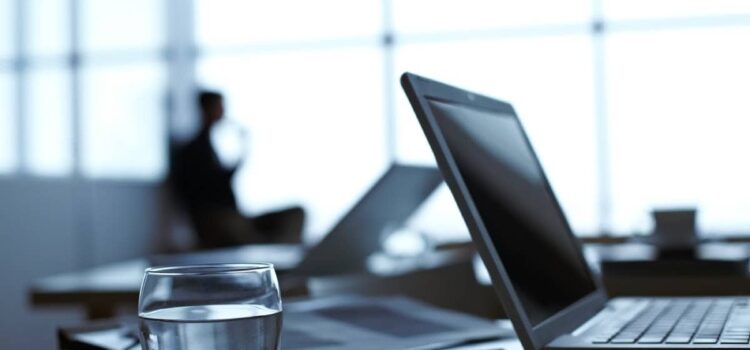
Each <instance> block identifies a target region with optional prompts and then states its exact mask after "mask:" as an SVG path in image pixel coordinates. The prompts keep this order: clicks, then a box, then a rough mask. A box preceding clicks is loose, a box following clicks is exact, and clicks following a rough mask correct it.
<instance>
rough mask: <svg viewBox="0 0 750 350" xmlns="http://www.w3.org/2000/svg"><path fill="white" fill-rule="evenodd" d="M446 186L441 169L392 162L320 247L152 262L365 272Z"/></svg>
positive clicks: (254, 249) (253, 248) (276, 247)
mask: <svg viewBox="0 0 750 350" xmlns="http://www.w3.org/2000/svg"><path fill="white" fill-rule="evenodd" d="M442 182H443V178H442V176H441V175H440V172H439V171H438V170H437V168H434V167H427V166H416V165H403V164H396V163H394V164H391V166H390V167H389V168H388V170H387V171H386V172H385V173H384V174H383V175H382V176H381V177H380V178H379V179H378V181H377V182H375V184H374V185H373V186H372V187H371V188H370V189H369V190H368V191H367V192H366V193H365V194H364V196H362V197H361V198H360V199H359V200H358V201H357V203H356V204H354V206H353V207H352V208H351V209H350V210H349V211H348V212H347V213H346V214H345V215H344V216H343V217H342V218H341V219H340V220H339V221H338V223H336V225H335V226H334V227H333V228H332V229H331V231H330V232H329V233H328V234H327V235H325V237H324V238H323V239H322V240H321V241H320V242H319V243H318V244H316V245H315V246H313V247H312V248H310V249H309V250H308V251H305V250H304V249H303V248H302V247H301V246H299V245H296V244H264V245H248V246H242V247H232V248H224V249H216V250H209V251H203V252H196V253H188V254H178V255H158V256H153V257H151V258H149V262H150V263H151V264H152V265H180V264H206V263H241V262H253V261H255V262H257V261H264V262H270V263H273V264H274V266H275V268H276V271H277V272H278V273H285V272H290V271H293V272H294V273H295V274H301V275H328V274H338V273H347V272H357V271H362V270H364V269H365V267H366V262H367V257H368V256H370V254H372V253H374V252H377V251H378V250H380V248H381V243H382V240H383V238H384V236H385V235H387V234H388V233H390V232H391V231H392V230H395V229H398V228H399V227H401V226H402V225H403V224H404V223H405V222H406V220H407V219H408V218H409V217H410V216H411V215H412V214H413V213H414V212H415V211H416V210H417V208H418V207H419V206H420V205H421V204H422V202H424V201H425V200H426V199H427V197H429V196H430V194H431V193H432V192H433V191H434V190H435V189H436V188H437V187H438V186H439V185H440V184H441V183H442Z"/></svg>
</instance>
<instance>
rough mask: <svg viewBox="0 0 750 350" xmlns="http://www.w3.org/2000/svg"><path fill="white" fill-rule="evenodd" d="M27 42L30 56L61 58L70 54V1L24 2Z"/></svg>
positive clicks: (35, 0)
mask: <svg viewBox="0 0 750 350" xmlns="http://www.w3.org/2000/svg"><path fill="white" fill-rule="evenodd" d="M24 4H25V9H26V11H25V13H26V21H25V28H24V30H25V31H26V37H27V40H26V42H25V45H26V52H27V54H29V55H30V56H33V57H36V58H39V57H50V56H58V57H59V56H61V55H64V54H67V53H69V52H70V28H71V25H70V5H71V4H70V0H31V1H24Z"/></svg>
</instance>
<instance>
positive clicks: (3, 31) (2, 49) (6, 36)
mask: <svg viewBox="0 0 750 350" xmlns="http://www.w3.org/2000/svg"><path fill="white" fill-rule="evenodd" d="M15 5H16V1H14V0H0V61H3V60H9V59H11V58H13V56H14V55H15V44H16V38H15V34H16V30H15V29H16V8H15Z"/></svg>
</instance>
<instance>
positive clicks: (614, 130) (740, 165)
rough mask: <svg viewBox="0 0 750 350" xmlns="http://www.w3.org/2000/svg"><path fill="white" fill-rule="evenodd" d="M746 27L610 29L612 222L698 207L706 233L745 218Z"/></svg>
mask: <svg viewBox="0 0 750 350" xmlns="http://www.w3.org/2000/svg"><path fill="white" fill-rule="evenodd" d="M748 37H750V26H728V27H716V28H694V29H674V30H660V31H656V32H626V31H618V32H613V33H611V34H609V35H608V36H607V39H606V64H607V66H606V76H607V103H608V104H607V114H608V116H609V120H610V128H609V135H610V140H611V141H610V143H611V153H610V155H611V157H610V158H611V160H610V162H611V166H612V170H611V174H612V180H611V181H612V197H613V202H612V204H613V208H612V209H613V226H614V228H615V229H617V230H618V231H621V232H632V231H642V230H644V229H647V228H648V226H647V224H648V221H647V219H648V211H650V210H651V209H652V208H659V207H674V206H678V207H679V206H697V207H699V208H700V212H699V220H700V223H701V226H702V227H703V228H705V229H706V230H708V231H709V232H708V233H711V232H732V231H736V230H738V229H739V228H748V227H750V219H749V218H748V215H747V210H748V208H750V196H748V194H750V192H749V191H748V190H747V188H748V186H747V179H748V178H750V164H748V163H747V162H746V161H744V159H745V158H747V150H749V149H750V139H748V137H747V130H750V121H749V120H748V115H750V106H749V105H748V104H747V91H748V89H747V82H748V81H750V66H749V65H748V64H747V62H750V48H748V47H747V45H738V43H741V42H744V41H746V39H747V38H748Z"/></svg>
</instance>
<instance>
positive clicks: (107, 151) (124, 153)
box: [81, 62, 167, 180]
mask: <svg viewBox="0 0 750 350" xmlns="http://www.w3.org/2000/svg"><path fill="white" fill-rule="evenodd" d="M163 74H164V68H163V66H162V65H161V64H160V63H157V62H153V63H138V64H135V63H132V64H131V63H128V64H116V65H93V64H92V65H87V66H86V67H85V68H84V69H83V72H82V76H83V78H82V81H83V88H82V95H83V96H85V99H84V100H83V103H82V123H81V124H82V128H81V134H82V142H83V144H82V149H83V154H82V155H81V157H82V160H81V161H82V170H83V174H84V175H86V176H90V177H95V178H102V177H104V178H133V179H144V180H153V179H159V178H160V177H161V176H162V175H163V174H164V170H165V164H166V154H165V152H166V147H165V143H166V138H165V135H167V133H166V130H165V129H166V120H165V119H164V118H163V117H162V116H163V113H162V107H163V104H164V102H163V101H164V95H163V91H164V78H163Z"/></svg>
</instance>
